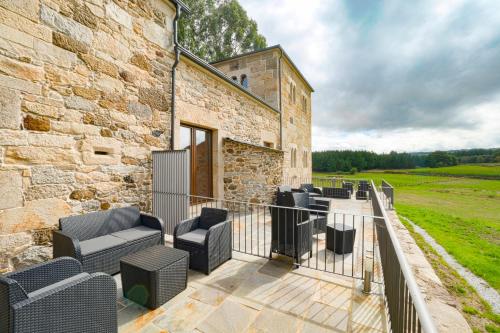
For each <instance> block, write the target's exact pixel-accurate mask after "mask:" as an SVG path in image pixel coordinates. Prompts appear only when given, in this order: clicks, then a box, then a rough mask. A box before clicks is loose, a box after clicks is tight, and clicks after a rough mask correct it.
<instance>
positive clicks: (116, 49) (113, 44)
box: [94, 30, 130, 62]
mask: <svg viewBox="0 0 500 333" xmlns="http://www.w3.org/2000/svg"><path fill="white" fill-rule="evenodd" d="M123 42H124V40H117V39H115V38H113V36H112V35H110V34H108V33H106V32H104V31H101V30H99V31H97V32H96V35H95V40H94V48H95V49H96V54H98V51H100V52H102V53H103V54H106V55H109V56H111V57H112V58H113V59H117V60H120V61H123V62H128V60H129V58H130V46H129V45H127V44H124V43H123ZM99 56H101V55H99Z"/></svg>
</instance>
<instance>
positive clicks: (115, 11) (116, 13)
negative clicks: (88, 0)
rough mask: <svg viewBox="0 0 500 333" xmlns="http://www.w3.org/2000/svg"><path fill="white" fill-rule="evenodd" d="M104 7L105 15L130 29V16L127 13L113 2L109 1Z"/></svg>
mask: <svg viewBox="0 0 500 333" xmlns="http://www.w3.org/2000/svg"><path fill="white" fill-rule="evenodd" d="M105 8H106V16H108V17H110V18H111V19H113V20H114V21H116V22H117V23H119V24H121V25H123V26H124V27H126V28H127V29H129V30H132V16H130V14H129V13H127V12H126V11H125V10H123V9H122V8H121V7H120V6H118V5H117V4H115V3H114V2H109V3H108V4H107V5H106V7H105Z"/></svg>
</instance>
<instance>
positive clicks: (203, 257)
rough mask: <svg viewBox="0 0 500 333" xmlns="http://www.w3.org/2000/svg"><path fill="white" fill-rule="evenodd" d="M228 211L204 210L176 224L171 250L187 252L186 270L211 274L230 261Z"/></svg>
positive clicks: (206, 208) (205, 208)
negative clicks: (187, 268)
mask: <svg viewBox="0 0 500 333" xmlns="http://www.w3.org/2000/svg"><path fill="white" fill-rule="evenodd" d="M227 215H228V213H227V210H225V209H217V208H208V207H204V208H202V209H201V215H200V216H197V217H195V218H193V219H190V220H185V221H182V222H181V223H179V224H178V225H177V226H176V227H175V229H174V247H175V248H176V249H181V250H185V251H188V252H189V268H191V269H194V270H199V271H202V272H204V273H205V274H207V275H208V274H210V272H212V270H213V269H215V268H216V267H217V266H219V265H221V264H222V263H224V262H226V261H227V260H229V259H231V258H232V247H231V245H232V244H231V236H232V235H231V221H229V220H227Z"/></svg>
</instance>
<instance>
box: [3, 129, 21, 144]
mask: <svg viewBox="0 0 500 333" xmlns="http://www.w3.org/2000/svg"><path fill="white" fill-rule="evenodd" d="M27 144H28V138H27V133H26V132H25V131H21V130H17V131H14V130H1V131H0V146H26V145H27Z"/></svg>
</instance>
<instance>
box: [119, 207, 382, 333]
mask: <svg viewBox="0 0 500 333" xmlns="http://www.w3.org/2000/svg"><path fill="white" fill-rule="evenodd" d="M333 204H334V207H335V209H336V210H338V211H348V212H350V213H354V214H357V216H359V215H361V214H367V215H369V214H371V208H370V204H369V203H367V202H365V201H356V200H334V202H333ZM254 214H257V213H254ZM330 218H332V216H331V217H329V219H330ZM246 220H247V221H248V219H246ZM267 220H268V219H267V218H266V219H262V226H263V227H264V228H263V229H261V230H260V233H259V235H260V237H262V240H263V236H262V235H261V234H262V230H266V233H267V232H270V231H268V230H267V227H268V224H269V227H270V221H267ZM243 221H244V220H243ZM243 221H242V222H243ZM252 221H253V220H252ZM264 221H265V222H264ZM253 223H254V225H253V226H255V221H253ZM329 223H331V222H330V220H329ZM355 223H357V222H356V218H355ZM365 223H371V221H370V222H368V221H365ZM346 224H347V222H346ZM249 230H250V229H249ZM367 230H368V228H367ZM254 232H255V233H256V232H257V231H256V230H255V231H254V230H252V233H254ZM249 233H250V231H249ZM252 235H254V234H252ZM323 235H324V234H323ZM323 235H320V236H319V237H316V236H315V239H316V240H315V242H317V243H318V244H319V245H321V244H323V243H324V236H323ZM358 235H359V234H357V236H356V238H357V239H359V240H361V237H358ZM268 236H270V234H269V235H268ZM247 237H249V234H248V235H247ZM266 237H267V236H266ZM372 237H373V235H368V236H367V237H366V239H372ZM252 238H253V237H252ZM268 239H270V237H269V238H266V241H267V240H268ZM255 240H256V238H253V241H255ZM247 241H249V240H248V239H247ZM360 243H361V241H358V240H357V241H356V245H355V251H354V256H355V258H356V257H359V256H360V252H361V250H360V249H358V248H359V247H360ZM248 244H249V242H247V245H248ZM167 246H172V245H171V244H170V243H169V244H168V245H167ZM262 246H263V245H262ZM315 246H316V245H315ZM247 249H248V247H247ZM266 249H268V245H266ZM318 249H323V250H320V251H324V245H323V247H321V246H318ZM263 250H264V249H263V248H262V249H261V251H263ZM376 251H377V250H376ZM327 252H329V251H327ZM365 254H366V252H365ZM328 255H331V254H330V253H327V257H328ZM315 256H316V253H314V255H313V258H314V257H315ZM323 256H324V253H323ZM306 257H307V256H306ZM337 257H339V258H342V256H338V255H337ZM274 258H275V259H273V260H268V259H266V258H259V257H257V256H255V255H249V254H244V253H240V252H237V251H233V259H232V260H230V261H228V262H226V263H225V264H223V265H221V266H220V267H219V268H217V269H216V270H215V271H214V272H212V274H211V275H209V276H206V275H204V274H202V273H198V272H195V271H190V272H189V278H188V287H187V289H186V290H185V291H183V292H182V293H181V294H179V295H177V296H176V297H175V298H173V299H172V300H170V301H169V302H167V303H166V304H164V305H163V306H162V307H160V308H158V309H156V310H154V311H150V310H148V309H146V308H143V307H141V306H139V305H137V304H135V303H133V302H131V301H128V300H127V299H125V298H123V296H122V292H121V288H120V289H119V292H118V307H119V312H118V321H119V326H120V332H147V333H153V332H205V333H208V332H273V333H274V332H276V333H277V332H314V333H316V332H386V331H387V327H386V318H385V308H384V303H383V297H382V293H383V290H382V286H381V285H380V284H373V293H372V294H371V295H368V296H367V295H364V294H363V293H361V288H362V281H361V280H358V279H353V278H350V277H346V276H341V275H338V274H332V273H329V272H323V271H319V270H314V269H309V268H306V267H300V268H298V269H292V265H291V261H290V260H289V259H288V258H286V257H281V256H279V257H276V256H275V257H274ZM332 260H333V256H332ZM336 260H338V259H336ZM343 260H344V261H346V262H350V263H352V257H350V256H349V257H348V256H346V258H344V259H343ZM327 262H328V261H327ZM357 262H358V261H357V260H355V261H354V263H355V264H354V271H356V270H358V268H357V264H356V263H357ZM332 264H333V262H332ZM306 265H307V263H306ZM311 267H313V266H312V264H311ZM337 267H338V266H337ZM115 279H116V280H117V283H118V286H119V287H120V285H121V283H120V278H119V275H117V276H116V277H115Z"/></svg>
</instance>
